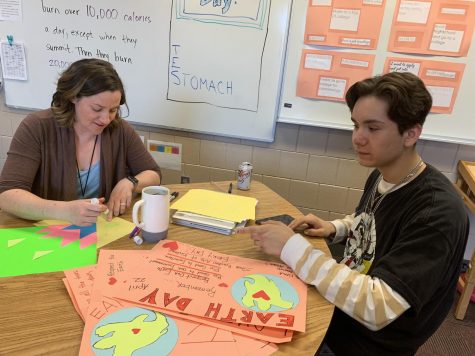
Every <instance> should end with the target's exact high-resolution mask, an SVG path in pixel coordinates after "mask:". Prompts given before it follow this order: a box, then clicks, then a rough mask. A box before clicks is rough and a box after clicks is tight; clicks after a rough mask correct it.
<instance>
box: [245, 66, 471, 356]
mask: <svg viewBox="0 0 475 356" xmlns="http://www.w3.org/2000/svg"><path fill="white" fill-rule="evenodd" d="M346 103H347V105H348V107H349V108H350V112H351V120H352V121H353V124H354V129H353V136H352V141H353V146H354V150H355V152H356V155H357V159H358V161H359V163H360V164H361V165H363V166H365V167H374V168H375V170H374V171H373V172H372V173H371V175H370V176H369V177H368V180H367V181H366V184H365V187H364V191H363V195H362V198H361V200H360V202H359V204H358V206H357V208H356V211H355V212H354V213H353V214H352V215H349V216H346V217H345V218H343V219H339V220H334V221H331V222H329V221H324V220H322V219H320V218H318V217H317V216H314V215H312V214H309V215H307V216H304V217H301V218H297V219H295V220H294V221H293V222H291V223H290V224H289V226H285V225H284V224H282V223H279V222H268V223H266V224H264V225H261V226H251V227H246V228H243V229H241V230H240V232H241V233H250V235H251V238H252V239H253V240H254V243H255V245H257V246H258V247H259V248H260V249H262V250H263V251H264V252H266V253H268V254H271V255H275V256H280V258H281V259H282V261H284V262H285V263H286V264H288V265H289V266H290V267H292V269H293V270H294V271H295V273H296V274H297V275H298V276H299V277H300V278H301V279H302V280H303V281H305V282H306V283H309V284H312V285H314V286H315V287H316V288H317V290H318V291H319V292H320V294H321V295H322V296H323V297H325V298H326V299H327V300H328V301H330V302H331V303H333V304H334V305H335V306H336V307H337V308H335V313H334V315H333V318H332V321H331V323H330V326H329V329H328V332H327V334H326V337H325V341H324V342H325V343H324V345H323V346H324V347H323V349H325V351H326V352H330V354H331V352H333V353H334V354H336V355H350V354H356V355H413V354H414V353H415V352H416V351H417V349H418V348H419V347H420V346H421V345H422V344H423V343H424V342H425V341H426V340H427V339H428V338H429V337H430V336H431V335H432V334H433V333H434V332H435V331H436V330H437V328H438V327H439V325H440V324H441V323H442V321H443V320H444V318H445V316H446V315H447V313H448V312H449V310H450V308H451V306H452V302H453V298H454V290H455V286H456V283H457V278H458V276H459V272H460V267H461V262H462V258H463V254H464V248H465V244H466V240H467V236H468V231H469V223H468V217H467V214H466V212H465V209H464V205H463V202H462V201H461V199H460V197H459V195H458V194H457V192H456V191H455V189H454V188H453V186H452V183H451V182H450V181H449V180H448V179H447V178H446V177H445V176H444V175H443V174H442V173H440V172H439V171H438V170H437V169H435V168H434V167H433V166H431V165H429V164H427V163H425V162H424V161H423V160H422V158H421V157H420V156H419V154H418V153H417V151H416V149H415V146H416V143H417V140H418V139H419V137H420V135H421V131H422V125H423V124H424V121H425V118H426V116H427V114H428V113H429V111H430V108H431V105H432V98H431V96H430V94H429V92H428V91H427V89H426V87H425V86H424V84H423V82H422V81H421V80H420V79H419V78H418V77H417V76H415V75H413V74H410V73H389V74H385V75H382V76H376V77H374V78H369V79H365V80H362V81H360V82H357V83H356V84H354V85H353V86H352V87H350V89H349V90H348V92H347V94H346ZM294 229H303V231H304V233H305V234H306V235H308V236H311V237H330V238H333V241H335V242H338V241H342V240H346V246H345V251H344V256H343V259H342V261H341V262H340V263H337V262H336V261H335V260H334V259H332V258H331V257H330V256H327V255H325V254H324V253H323V252H322V251H320V250H318V249H315V248H313V247H312V245H311V244H310V243H309V242H308V241H307V240H306V239H305V238H303V237H302V236H301V235H300V234H296V233H295V232H294ZM329 349H330V350H329Z"/></svg>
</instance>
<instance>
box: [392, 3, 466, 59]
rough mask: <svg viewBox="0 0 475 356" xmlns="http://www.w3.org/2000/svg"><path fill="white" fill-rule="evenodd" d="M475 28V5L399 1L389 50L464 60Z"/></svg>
mask: <svg viewBox="0 0 475 356" xmlns="http://www.w3.org/2000/svg"><path fill="white" fill-rule="evenodd" d="M474 26H475V3H474V2H470V1H457V0H455V1H454V0H418V1H407V0H398V2H397V4H396V10H395V11H394V17H393V23H392V26H391V35H390V37H389V45H388V50H389V51H392V52H404V53H418V54H434V55H443V56H452V57H464V56H466V55H467V53H468V49H469V47H470V43H471V41H472V35H473V29H474Z"/></svg>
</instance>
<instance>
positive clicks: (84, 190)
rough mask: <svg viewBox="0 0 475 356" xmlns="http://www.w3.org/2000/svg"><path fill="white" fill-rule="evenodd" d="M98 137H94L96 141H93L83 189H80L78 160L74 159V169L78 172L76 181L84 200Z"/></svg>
mask: <svg viewBox="0 0 475 356" xmlns="http://www.w3.org/2000/svg"><path fill="white" fill-rule="evenodd" d="M98 137H99V135H98V136H96V140H95V141H94V148H93V149H92V155H91V161H90V162H89V168H88V170H87V176H86V183H85V184H84V189H83V187H82V182H81V173H80V171H79V163H78V159H77V158H76V168H77V170H78V180H79V185H80V186H81V193H82V197H83V198H84V196H85V195H86V189H87V181H88V180H89V173H91V166H92V160H93V158H94V152H95V151H96V145H97V138H98Z"/></svg>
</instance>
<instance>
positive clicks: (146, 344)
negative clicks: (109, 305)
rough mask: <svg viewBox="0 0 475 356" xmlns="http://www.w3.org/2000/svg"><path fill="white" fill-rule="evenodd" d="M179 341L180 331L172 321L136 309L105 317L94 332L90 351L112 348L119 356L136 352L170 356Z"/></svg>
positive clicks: (157, 314)
mask: <svg viewBox="0 0 475 356" xmlns="http://www.w3.org/2000/svg"><path fill="white" fill-rule="evenodd" d="M177 341H178V328H177V325H176V323H175V321H174V320H173V319H172V318H170V317H168V316H166V315H165V314H162V313H160V312H155V311H151V310H148V309H144V308H137V307H132V308H125V309H121V310H119V311H117V312H115V313H112V314H110V315H108V316H107V317H105V318H102V319H101V320H100V321H99V323H98V324H96V326H95V327H94V329H93V330H92V333H91V348H92V349H93V350H94V351H95V352H101V351H105V350H108V349H112V348H113V349H114V354H117V355H132V354H133V353H134V352H135V351H141V352H147V353H149V354H150V355H158V354H163V355H167V354H169V353H170V352H171V351H172V350H173V349H174V348H175V346H176V343H177Z"/></svg>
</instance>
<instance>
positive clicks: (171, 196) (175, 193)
mask: <svg viewBox="0 0 475 356" xmlns="http://www.w3.org/2000/svg"><path fill="white" fill-rule="evenodd" d="M178 194H180V193H178V192H173V193H171V194H170V201H173V200H175V199H176V197H177V196H178Z"/></svg>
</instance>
